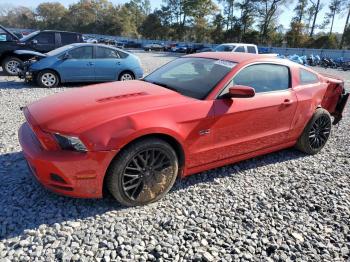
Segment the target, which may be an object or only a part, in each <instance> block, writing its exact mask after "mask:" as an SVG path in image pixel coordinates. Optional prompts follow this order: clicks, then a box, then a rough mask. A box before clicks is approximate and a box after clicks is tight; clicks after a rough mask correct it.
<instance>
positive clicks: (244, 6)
mask: <svg viewBox="0 0 350 262" xmlns="http://www.w3.org/2000/svg"><path fill="white" fill-rule="evenodd" d="M235 6H236V7H238V8H239V9H240V13H241V16H240V18H239V23H240V25H241V30H242V37H243V36H244V35H245V34H246V32H247V30H248V29H249V28H250V27H251V26H252V25H253V23H254V14H255V12H256V6H255V4H254V1H252V0H243V1H242V2H238V3H236V4H235ZM242 37H241V38H242Z"/></svg>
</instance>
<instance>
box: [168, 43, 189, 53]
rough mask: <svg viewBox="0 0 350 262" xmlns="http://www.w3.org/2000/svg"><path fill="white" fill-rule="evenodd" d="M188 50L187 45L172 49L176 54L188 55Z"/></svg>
mask: <svg viewBox="0 0 350 262" xmlns="http://www.w3.org/2000/svg"><path fill="white" fill-rule="evenodd" d="M187 49H188V45H186V44H177V45H176V46H174V47H172V48H171V51H172V52H176V53H186V52H187Z"/></svg>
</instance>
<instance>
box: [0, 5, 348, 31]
mask: <svg viewBox="0 0 350 262" xmlns="http://www.w3.org/2000/svg"><path fill="white" fill-rule="evenodd" d="M109 1H111V2H112V3H114V4H123V3H125V2H128V0H109ZM288 1H290V2H295V3H292V4H289V5H287V7H284V8H283V9H281V11H282V12H281V14H280V15H279V22H280V23H281V24H282V25H283V27H284V28H285V29H288V28H289V25H290V21H291V18H292V17H293V9H294V7H295V5H296V0H294V1H292V0H288ZM330 1H331V0H321V2H322V3H323V4H324V8H323V9H322V11H321V12H320V14H319V15H318V17H317V23H322V22H323V19H324V16H325V13H326V12H327V9H328V5H329V2H330ZM42 2H60V3H61V4H63V5H64V6H66V7H68V6H69V5H70V4H73V3H76V2H78V0H61V1H59V0H53V1H51V0H16V1H15V3H14V2H13V1H9V0H0V4H6V5H11V6H19V5H21V6H26V7H29V8H35V7H36V6H37V5H38V4H40V3H42ZM150 2H151V4H152V8H153V9H154V8H157V7H159V6H160V5H161V4H162V0H151V1H150ZM216 2H217V1H216ZM346 15H347V14H346V10H344V12H343V13H341V14H339V15H337V16H336V19H335V21H334V26H333V31H334V32H338V33H342V32H343V29H344V24H345V20H346Z"/></svg>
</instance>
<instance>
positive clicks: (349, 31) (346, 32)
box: [339, 3, 350, 49]
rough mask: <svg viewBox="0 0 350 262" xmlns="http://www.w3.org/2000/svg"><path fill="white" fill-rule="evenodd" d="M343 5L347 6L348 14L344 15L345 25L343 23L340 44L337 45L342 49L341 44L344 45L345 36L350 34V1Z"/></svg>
mask: <svg viewBox="0 0 350 262" xmlns="http://www.w3.org/2000/svg"><path fill="white" fill-rule="evenodd" d="M344 5H345V7H347V9H348V15H347V17H346V21H345V25H344V30H343V34H342V37H341V40H340V45H339V48H340V49H342V48H343V45H344V41H345V38H346V36H347V35H349V34H350V26H349V18H350V3H348V4H345V3H344ZM349 38H350V37H349Z"/></svg>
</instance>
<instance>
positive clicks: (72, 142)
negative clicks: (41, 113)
mask: <svg viewBox="0 0 350 262" xmlns="http://www.w3.org/2000/svg"><path fill="white" fill-rule="evenodd" d="M55 138H56V140H57V142H58V144H59V146H60V147H61V148H62V149H63V150H71V151H79V152H86V151H87V149H86V147H85V145H84V144H83V142H81V141H80V139H79V138H77V137H73V136H64V135H60V134H55Z"/></svg>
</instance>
